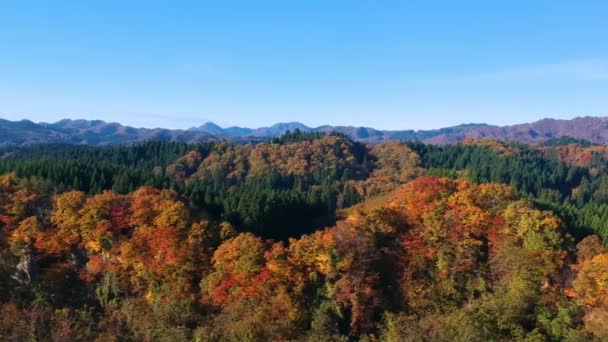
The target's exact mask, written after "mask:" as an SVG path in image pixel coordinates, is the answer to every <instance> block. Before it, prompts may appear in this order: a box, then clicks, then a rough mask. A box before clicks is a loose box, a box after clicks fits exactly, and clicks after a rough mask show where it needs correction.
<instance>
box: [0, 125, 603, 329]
mask: <svg viewBox="0 0 608 342" xmlns="http://www.w3.org/2000/svg"><path fill="white" fill-rule="evenodd" d="M607 158H608V147H606V146H603V145H594V144H591V143H589V142H586V141H581V140H576V139H571V138H560V139H555V140H552V141H549V142H547V143H544V144H542V145H538V146H529V145H522V144H515V143H503V142H497V141H492V140H471V141H465V142H463V143H459V144H455V145H441V146H439V145H426V144H423V143H418V142H408V143H405V142H404V143H401V142H387V143H383V144H380V145H374V146H368V145H364V144H362V143H359V142H356V141H353V140H351V139H349V138H348V137H347V136H345V135H343V134H340V133H332V134H328V135H325V134H322V133H303V132H300V131H294V132H289V133H287V134H286V135H284V136H282V137H278V138H275V139H272V140H269V141H267V142H262V143H258V144H233V143H229V142H210V143H204V144H182V143H171V142H147V143H143V144H138V145H130V146H102V147H88V146H72V145H33V146H31V147H20V148H7V149H4V150H0V174H1V176H0V336H2V338H3V339H4V340H8V341H24V340H34V341H36V340H40V341H47V340H52V341H81V340H82V341H94V340H97V341H113V340H115V341H191V340H196V341H267V340H273V341H352V340H362V341H487V340H493V341H501V340H522V341H523V340H525V341H562V340H568V341H589V340H598V341H602V340H607V339H608V251H607V250H606V249H605V245H606V241H608V227H607V224H608V170H606V167H607V166H608V160H607Z"/></svg>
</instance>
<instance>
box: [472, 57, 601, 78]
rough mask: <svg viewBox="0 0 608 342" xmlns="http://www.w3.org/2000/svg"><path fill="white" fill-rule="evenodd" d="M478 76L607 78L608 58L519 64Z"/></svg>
mask: <svg viewBox="0 0 608 342" xmlns="http://www.w3.org/2000/svg"><path fill="white" fill-rule="evenodd" d="M480 78H483V79H491V80H506V81H522V80H536V79H547V78H568V79H577V80H608V60H601V59H590V60H575V61H565V62H558V63H546V64H537V65H528V66H520V67H514V68H507V69H503V70H498V71H495V72H491V73H488V74H485V75H482V76H481V77H480Z"/></svg>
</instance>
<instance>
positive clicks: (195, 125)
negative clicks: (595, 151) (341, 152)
mask: <svg viewBox="0 0 608 342" xmlns="http://www.w3.org/2000/svg"><path fill="white" fill-rule="evenodd" d="M581 117H594V118H602V117H606V116H604V115H573V116H568V117H562V118H557V117H549V116H546V117H540V118H538V119H534V120H530V121H523V122H515V123H511V124H505V125H501V124H494V123H491V122H460V123H457V124H454V125H450V126H438V127H430V128H410V127H392V128H380V127H374V126H365V125H355V124H348V123H346V124H340V123H338V124H320V125H311V124H308V123H306V122H302V121H297V120H291V121H279V122H273V123H270V124H265V125H258V126H246V125H238V124H237V125H223V124H220V123H219V122H215V121H211V120H207V121H202V122H200V123H196V122H193V123H192V124H191V125H189V126H184V127H163V126H154V125H147V126H146V125H143V126H142V125H132V124H129V123H126V122H123V121H120V120H104V119H101V118H83V117H62V118H60V119H57V120H50V121H37V120H32V119H29V118H27V117H22V118H14V119H12V118H8V117H0V119H5V120H10V121H21V120H28V121H31V122H34V123H37V124H41V123H47V124H54V123H57V122H60V121H62V120H72V121H77V120H87V121H94V120H101V121H105V122H106V123H118V124H120V125H123V126H129V127H134V128H146V129H155V128H161V129H171V130H188V129H190V128H196V127H200V126H202V125H204V124H206V123H212V124H215V125H218V126H220V127H221V128H223V129H226V128H230V127H240V128H252V129H256V128H263V127H271V126H273V125H276V124H284V123H300V124H303V125H305V126H307V127H310V128H317V127H321V126H336V127H337V126H344V127H367V128H373V129H377V130H385V131H391V130H393V131H395V130H415V131H419V130H420V131H424V130H436V129H441V128H446V127H453V126H459V125H471V124H486V125H490V126H514V125H519V124H526V123H533V122H537V121H540V120H544V119H556V120H572V119H575V118H581Z"/></svg>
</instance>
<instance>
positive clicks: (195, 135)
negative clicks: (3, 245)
mask: <svg viewBox="0 0 608 342" xmlns="http://www.w3.org/2000/svg"><path fill="white" fill-rule="evenodd" d="M296 129H298V130H301V131H306V132H324V133H330V132H333V131H337V132H340V133H343V134H346V135H348V136H349V137H351V138H352V139H354V140H358V141H362V142H365V143H369V144H378V143H382V142H385V141H390V140H410V141H412V140H419V141H423V142H426V143H433V144H450V143H456V142H460V141H463V140H466V139H484V138H487V139H496V140H502V141H517V142H524V143H541V142H543V141H546V140H550V139H553V138H558V137H561V136H571V137H574V138H579V139H585V140H589V141H591V142H593V143H599V144H604V143H608V117H592V116H583V117H576V118H573V119H569V120H566V119H551V118H546V119H541V120H538V121H535V122H531V123H523V124H516V125H509V126H497V125H489V124H485V123H465V124H460V125H456V126H450V127H443V128H438V129H430V130H412V129H409V130H408V129H404V130H379V129H375V128H372V127H363V126H330V125H322V126H318V127H310V126H307V125H304V124H302V123H300V122H296V121H292V122H280V123H276V124H274V125H271V126H267V127H258V128H248V127H239V126H231V127H226V128H223V127H221V126H219V125H217V124H215V123H213V122H206V123H204V124H203V125H201V126H198V127H192V128H189V129H166V128H136V127H131V126H126V125H122V124H120V123H116V122H106V121H103V120H85V119H63V120H60V121H57V122H54V123H46V122H39V123H35V122H33V121H31V120H19V121H10V120H5V119H0V146H4V147H6V146H20V145H29V144H36V143H66V144H88V145H104V144H129V143H137V142H142V141H146V140H168V141H178V142H203V141H213V140H230V141H236V142H256V141H261V140H265V139H269V138H272V137H275V136H279V135H282V134H284V133H285V132H287V131H294V130H296Z"/></svg>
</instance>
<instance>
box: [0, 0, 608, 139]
mask: <svg viewBox="0 0 608 342" xmlns="http://www.w3.org/2000/svg"><path fill="white" fill-rule="evenodd" d="M606 18H608V1H557V0H552V1H514V0H511V1H500V0H497V1H432V0H427V1H378V0H375V1H373V0H370V1H357V0H348V1H331V0H319V1H316V0H300V1H285V0H283V1H192V2H186V1H151V0H148V1H125V0H123V1H111V0H105V1H60V0H54V1H50V0H48V1H27V0H4V1H0V117H2V118H6V119H11V120H15V119H23V118H26V119H30V120H33V121H47V122H48V121H56V120H59V119H61V118H65V117H67V118H89V119H91V118H95V119H103V120H108V121H118V122H121V123H125V124H129V125H134V126H144V127H158V126H161V127H168V128H187V127H191V126H197V125H200V124H202V123H204V122H206V121H214V122H216V123H218V124H220V125H223V126H227V125H241V126H250V127H257V126H264V125H270V124H273V123H275V122H285V121H301V122H303V123H305V124H307V125H310V126H316V125H321V124H333V125H338V124H342V125H364V126H372V127H376V128H381V129H407V128H413V129H427V128H438V127H443V126H449V125H455V124H459V123H465V122H466V123H468V122H487V123H491V124H500V125H504V124H514V123H520V122H528V121H534V120H537V119H540V118H543V117H554V118H571V117H575V116H580V115H593V116H608V44H607V43H606V38H607V37H608V24H606Z"/></svg>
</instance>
